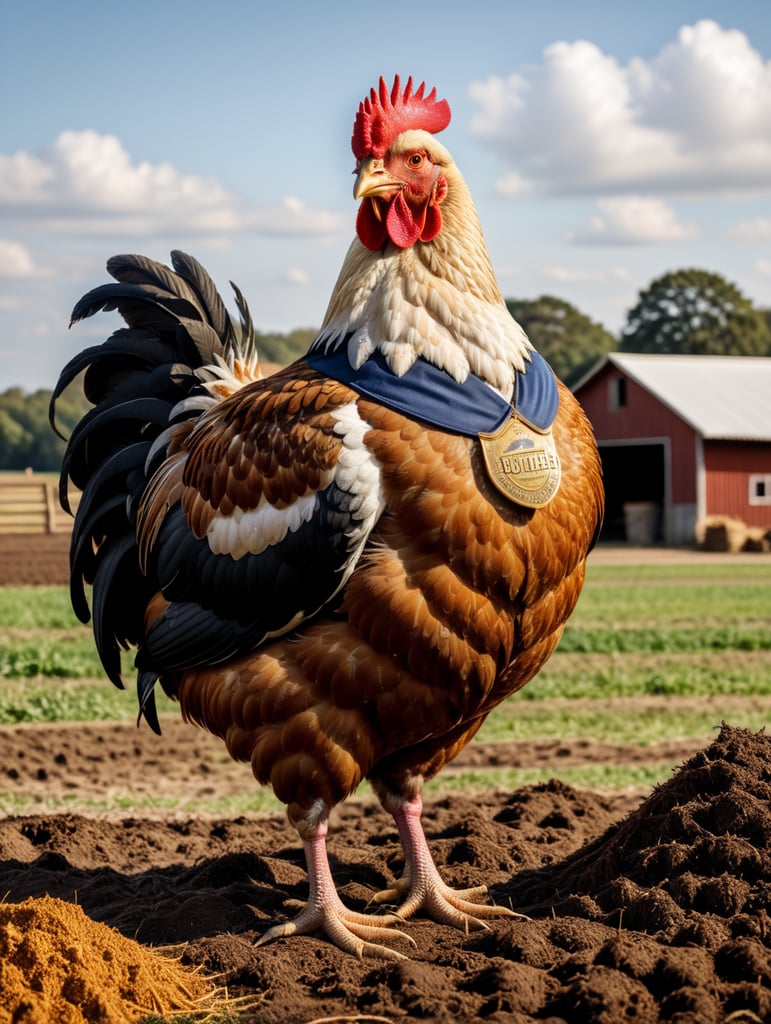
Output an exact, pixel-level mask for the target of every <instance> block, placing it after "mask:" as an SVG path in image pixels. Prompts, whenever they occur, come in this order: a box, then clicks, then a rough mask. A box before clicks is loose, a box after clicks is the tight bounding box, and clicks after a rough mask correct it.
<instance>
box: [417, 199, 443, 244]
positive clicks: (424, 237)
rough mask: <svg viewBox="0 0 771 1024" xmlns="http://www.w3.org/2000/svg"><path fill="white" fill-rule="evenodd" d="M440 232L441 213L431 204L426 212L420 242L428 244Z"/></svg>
mask: <svg viewBox="0 0 771 1024" xmlns="http://www.w3.org/2000/svg"><path fill="white" fill-rule="evenodd" d="M441 230H442V211H441V210H440V209H439V207H438V206H435V205H433V204H431V205H430V206H429V207H428V208H427V210H426V219H425V223H424V224H423V230H422V231H421V232H420V240H421V242H430V241H431V239H432V238H436V236H437V235H438V234H439V232H440V231H441Z"/></svg>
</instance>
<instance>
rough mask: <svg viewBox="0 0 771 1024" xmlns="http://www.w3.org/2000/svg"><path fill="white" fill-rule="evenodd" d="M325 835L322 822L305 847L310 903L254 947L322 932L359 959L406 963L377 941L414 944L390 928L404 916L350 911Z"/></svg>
mask: <svg viewBox="0 0 771 1024" xmlns="http://www.w3.org/2000/svg"><path fill="white" fill-rule="evenodd" d="M326 832H327V826H326V824H325V823H322V825H320V826H319V828H318V830H317V832H316V834H315V835H314V836H313V838H311V839H309V840H307V841H306V842H305V843H304V844H303V845H304V849H305V860H306V863H307V866H308V879H309V882H310V895H309V897H308V902H307V903H306V905H305V906H304V908H303V909H302V910H301V911H300V913H299V914H298V915H297V917H295V918H293V919H292V920H291V921H286V922H284V923H283V924H278V925H275V926H274V927H273V928H269V929H268V931H266V932H265V933H264V935H262V936H260V938H259V939H258V940H257V942H256V943H255V945H257V946H264V945H265V944H266V943H268V942H272V941H273V940H274V939H280V938H286V937H288V936H290V935H307V934H308V933H309V932H314V931H317V930H321V931H323V932H324V933H325V934H326V935H327V936H328V937H329V938H330V939H331V940H332V942H334V944H335V945H336V946H338V947H339V948H340V949H342V950H343V951H344V952H346V953H352V954H353V955H354V956H356V957H358V958H359V959H360V960H361V959H362V958H363V957H365V956H366V957H373V958H375V959H379V960H405V959H406V957H405V956H404V954H402V953H399V952H397V950H395V949H390V948H389V947H388V946H384V945H382V944H381V942H380V941H378V940H384V939H391V938H401V939H406V940H407V942H410V943H412V944H413V945H414V944H415V943H414V942H413V940H412V939H411V938H410V936H409V935H407V934H405V933H404V932H401V931H398V930H391V929H390V928H389V927H388V926H389V925H393V924H397V923H401V921H402V918H401V917H399V916H397V915H395V914H382V915H380V916H377V917H371V916H369V915H367V914H359V913H357V912H356V911H353V910H349V909H348V908H347V907H346V906H345V905H344V904H343V902H342V900H341V899H340V897H339V896H338V894H337V889H336V888H335V883H334V880H333V878H332V872H331V871H330V868H329V860H328V858H327V850H326Z"/></svg>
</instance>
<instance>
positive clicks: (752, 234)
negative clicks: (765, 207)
mask: <svg viewBox="0 0 771 1024" xmlns="http://www.w3.org/2000/svg"><path fill="white" fill-rule="evenodd" d="M727 234H728V236H729V237H730V238H734V239H736V240H737V241H740V242H768V241H771V218H769V217H753V218H752V219H751V220H740V221H739V222H738V223H737V224H733V225H732V226H731V227H730V228H729V229H728V231H727Z"/></svg>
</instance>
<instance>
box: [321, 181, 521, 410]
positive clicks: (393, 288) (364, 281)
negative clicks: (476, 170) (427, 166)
mask: <svg viewBox="0 0 771 1024" xmlns="http://www.w3.org/2000/svg"><path fill="white" fill-rule="evenodd" d="M442 170H443V173H444V174H445V176H446V178H447V183H448V191H447V197H446V199H445V200H444V202H443V203H442V207H441V210H442V219H443V226H442V230H441V231H440V233H439V235H438V236H437V237H436V238H435V239H434V240H433V241H431V242H426V243H423V242H416V243H415V245H413V246H411V247H410V248H409V249H399V248H397V247H396V246H394V245H393V244H391V243H388V244H387V245H386V246H385V247H384V248H383V249H382V250H380V251H378V252H371V251H370V250H369V249H367V248H365V246H364V245H362V243H361V242H360V241H359V240H358V238H357V239H355V240H354V241H353V243H352V245H351V247H350V249H349V250H348V254H347V256H346V258H345V261H344V263H343V266H342V269H341V271H340V275H339V277H338V280H337V284H336V285H335V288H334V290H333V293H332V299H331V301H330V304H329V308H328V309H327V313H326V316H325V318H324V324H323V326H322V328H321V331H320V332H319V335H318V337H317V339H316V341H315V342H314V350H316V351H318V350H328V351H331V350H333V349H336V348H338V347H339V346H340V345H341V344H343V343H344V342H346V343H347V349H348V359H349V362H350V363H351V365H352V366H353V367H354V368H355V369H358V368H359V367H360V366H361V365H362V364H363V363H364V362H365V361H366V360H367V359H368V358H369V357H370V356H371V355H372V354H373V353H374V352H381V353H382V354H383V356H384V358H385V359H386V361H387V362H388V365H389V367H390V368H391V370H392V371H393V372H394V373H395V374H397V375H399V376H401V375H402V374H404V373H406V371H407V370H409V368H410V367H411V366H412V364H413V363H414V362H415V360H416V359H418V358H422V359H425V360H426V361H427V362H429V363H432V364H433V365H435V366H438V367H440V368H441V369H443V370H445V371H446V372H447V373H449V374H450V375H451V376H452V377H454V378H455V379H456V380H457V381H459V382H462V381H464V380H465V379H466V377H467V376H468V374H469V373H473V374H474V375H476V376H478V377H480V378H481V379H482V380H484V381H486V382H487V383H488V384H490V385H491V386H492V387H494V388H496V390H498V391H500V393H501V394H502V395H503V396H504V397H505V398H506V399H507V400H508V399H510V398H511V395H512V391H513V387H514V375H515V371H517V370H524V369H525V366H526V360H527V359H528V358H529V356H528V353H529V352H530V350H531V349H532V346H531V344H530V342H529V341H528V340H527V337H526V335H525V333H524V331H523V330H522V328H521V327H520V326H519V324H517V322H516V321H515V320H514V319H513V318H512V316H511V314H510V313H509V311H508V310H507V308H506V305H505V303H504V301H503V297H502V296H501V293H500V290H499V288H498V285H497V282H496V280H495V274H494V273H493V269H492V266H491V264H490V259H489V256H488V253H487V247H486V245H485V242H484V237H483V235H482V229H481V226H480V224H479V219H478V216H477V212H476V208H475V207H474V203H473V200H472V198H471V194H470V192H469V190H468V188H467V186H466V184H465V182H464V180H463V178H462V176H461V175H460V172H459V171H458V170H457V168H456V167H455V165H454V164H453V163H451V162H450V163H449V165H447V166H444V167H443V168H442Z"/></svg>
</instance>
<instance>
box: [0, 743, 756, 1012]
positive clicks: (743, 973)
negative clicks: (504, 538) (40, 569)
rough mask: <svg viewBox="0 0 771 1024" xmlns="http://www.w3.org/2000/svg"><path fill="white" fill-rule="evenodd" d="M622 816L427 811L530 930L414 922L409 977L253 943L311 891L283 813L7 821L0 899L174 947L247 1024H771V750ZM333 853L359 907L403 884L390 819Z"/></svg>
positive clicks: (715, 766)
mask: <svg viewBox="0 0 771 1024" xmlns="http://www.w3.org/2000/svg"><path fill="white" fill-rule="evenodd" d="M617 807H618V804H617V803H615V802H614V801H612V800H611V799H610V798H606V797H603V796H601V795H598V794H592V793H586V792H579V791H577V790H574V789H571V788H570V787H567V786H565V785H562V784H561V783H557V782H552V783H549V784H547V785H543V786H535V787H525V788H523V789H521V790H518V791H516V792H514V793H497V794H492V795H490V796H489V797H488V798H487V799H485V800H481V801H480V800H475V801H470V800H465V799H463V798H462V797H461V798H452V799H446V800H442V801H439V802H436V803H434V804H431V805H429V806H428V808H427V811H426V815H425V825H426V832H427V835H428V838H429V842H430V844H431V847H432V850H433V852H434V855H435V859H436V861H437V863H438V864H439V865H440V868H441V870H442V873H443V875H444V876H445V878H446V880H447V881H448V882H449V883H450V884H453V885H456V886H468V885H477V884H481V883H484V882H486V883H487V884H488V885H489V886H490V891H491V896H492V898H493V899H494V900H495V901H496V902H499V903H505V904H506V905H511V906H513V907H515V909H517V910H518V911H521V912H524V913H525V914H527V915H528V917H529V920H522V919H519V918H512V919H510V920H505V919H501V920H494V921H493V922H492V924H491V927H490V929H489V930H488V931H485V932H472V933H471V934H469V935H464V934H461V933H459V932H456V931H454V930H453V929H450V928H447V927H443V926H440V925H437V924H434V923H433V922H431V921H427V920H425V919H422V918H416V919H413V920H411V921H409V922H408V923H407V924H406V925H405V930H406V931H407V932H408V933H409V934H410V936H411V937H412V938H413V939H414V940H415V943H416V946H415V948H412V947H410V948H409V949H405V948H404V947H403V945H402V947H401V948H402V949H403V951H404V952H408V953H409V956H410V959H409V960H406V961H403V962H398V963H391V962H388V963H383V962H379V961H374V960H364V961H362V962H359V961H356V960H354V959H353V958H351V957H349V956H346V955H345V954H343V953H341V952H340V951H339V950H337V949H335V948H334V947H332V946H331V945H330V944H329V943H328V942H326V941H325V940H323V939H322V938H319V937H316V936H301V937H296V938H293V939H290V940H281V941H277V942H275V943H273V944H271V945H268V946H265V947H260V948H255V946H254V940H255V939H256V938H257V937H258V936H259V934H261V933H262V932H263V931H264V930H265V928H266V927H268V926H269V925H270V924H271V923H273V922H274V921H275V920H277V919H280V918H281V917H283V916H287V915H291V914H293V913H294V912H295V911H296V903H297V901H298V900H302V899H304V898H305V895H306V876H305V870H304V865H303V859H302V854H301V852H300V849H299V844H298V842H297V840H296V837H295V836H294V834H293V832H292V830H291V829H290V828H289V827H288V826H287V825H286V824H285V823H284V822H283V820H281V819H280V818H278V817H271V818H263V819H260V818H257V817H243V818H239V819H236V820H219V819H207V818H203V817H200V816H199V817H195V818H192V819H187V818H178V819H165V820H164V819H159V818H140V817H132V818H116V817H110V818H104V819H100V818H97V817H84V816H75V815H58V816H57V815H47V816H46V815H37V816H34V817H33V816H28V817H18V818H7V819H5V820H4V821H0V892H3V893H7V894H8V895H7V897H6V898H7V900H9V901H12V902H19V901H23V900H25V899H27V898H28V897H40V896H43V895H45V894H46V893H48V894H50V895H51V896H54V897H56V898H58V899H61V900H66V901H69V902H72V903H75V902H77V903H78V904H79V905H80V906H81V907H82V908H83V910H84V911H85V912H86V913H87V914H88V915H89V917H90V918H91V919H92V920H94V921H97V922H104V923H106V924H109V925H111V926H112V927H115V928H117V929H118V930H119V931H120V932H121V933H122V934H123V935H125V936H128V937H131V938H135V939H137V940H138V941H139V942H141V943H143V944H144V945H146V946H160V945H168V944H173V945H174V946H175V947H176V952H178V954H179V955H180V957H181V958H182V962H183V963H186V964H188V965H193V966H196V967H200V968H202V969H203V970H204V972H205V973H206V974H208V975H214V974H216V975H217V976H218V980H220V981H221V983H223V984H226V985H227V987H228V991H229V993H230V994H231V995H234V994H235V995H239V994H240V995H245V996H248V997H250V998H251V999H252V1000H256V999H259V1007H258V1009H255V1010H253V1011H248V1012H247V1013H246V1014H245V1016H244V1020H246V1021H254V1022H256V1021H260V1022H261V1024H279V1022H280V1024H308V1022H309V1021H312V1020H316V1019H318V1018H322V1017H330V1016H335V1017H340V1016H344V1015H348V1016H352V1017H355V1016H357V1015H359V1016H362V1017H364V1015H367V1014H369V1015H377V1016H380V1017H384V1018H386V1019H387V1020H391V1021H398V1020H405V1019H407V1020H421V1021H427V1022H436V1024H439V1022H445V1021H449V1020H455V1019H458V1020H469V1021H471V1020H474V1021H477V1020H478V1021H490V1022H491V1024H526V1022H535V1021H541V1022H543V1021H546V1020H548V1021H549V1022H550V1024H561V1022H570V1024H582V1022H586V1024H589V1022H592V1024H605V1022H607V1024H611V1022H612V1024H617V1022H619V1021H636V1022H651V1024H653V1022H656V1021H659V1020H667V1021H675V1022H677V1024H690V1022H693V1024H696V1022H697V1021H698V1022H699V1024H712V1022H715V1024H717V1022H718V1021H720V1022H722V1021H725V1019H726V1018H727V1017H729V1016H730V1018H731V1020H732V1021H733V1022H745V1024H750V1022H758V1021H766V1020H771V921H770V920H769V907H771V739H769V737H767V736H766V735H765V733H760V734H752V733H749V732H746V731H744V730H738V729H733V728H731V727H729V726H724V727H723V729H722V730H721V733H720V736H719V737H718V739H717V740H716V741H715V742H714V743H713V744H711V745H710V746H709V747H708V748H707V749H706V750H704V751H701V752H699V753H697V754H696V755H695V756H693V757H691V758H690V760H688V761H687V762H686V763H685V764H684V765H683V766H682V767H681V768H680V769H679V770H678V771H677V772H676V773H675V774H674V775H673V777H672V778H671V780H670V781H669V782H667V783H666V784H665V785H663V786H661V787H659V788H657V789H656V790H655V791H654V792H653V793H652V795H651V796H650V797H649V798H647V799H646V800H645V801H644V802H643V803H642V804H640V805H639V806H638V807H637V808H636V809H635V810H633V811H632V812H631V813H629V814H627V815H626V817H620V816H619V814H618V812H617ZM329 848H330V856H331V862H332V868H333V871H334V874H335V877H336V879H337V882H338V886H339V889H340V892H341V895H342V897H343V899H344V900H345V901H346V902H347V903H348V905H350V906H352V907H354V908H355V909H359V910H364V909H365V908H366V907H367V903H368V901H369V898H370V896H371V894H372V892H373V891H375V890H377V889H381V888H383V887H385V885H386V884H387V883H389V882H390V881H392V880H393V878H394V876H396V875H398V873H399V872H400V869H401V863H402V862H401V852H400V847H399V842H398V835H397V833H396V830H395V828H394V826H393V823H392V822H391V820H390V819H389V818H388V816H387V815H385V814H384V813H383V812H382V811H381V810H380V809H379V808H378V807H376V806H374V805H372V804H368V803H359V804H357V803H351V804H349V805H347V806H345V807H343V808H341V809H340V810H339V811H338V813H337V815H336V817H335V819H333V824H332V829H331V830H330V841H329ZM394 945H395V946H396V945H397V943H396V940H395V941H394ZM397 948H399V947H397Z"/></svg>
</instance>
